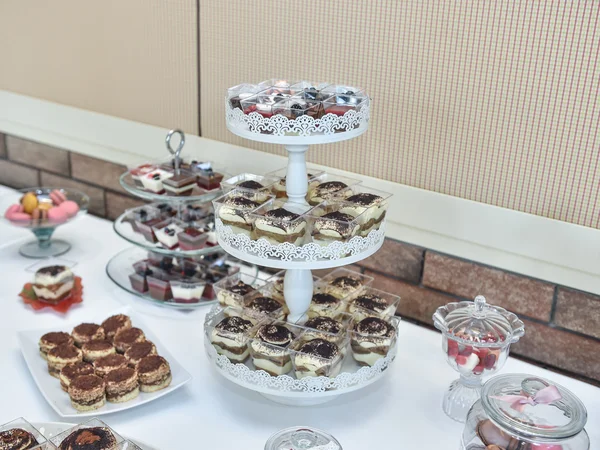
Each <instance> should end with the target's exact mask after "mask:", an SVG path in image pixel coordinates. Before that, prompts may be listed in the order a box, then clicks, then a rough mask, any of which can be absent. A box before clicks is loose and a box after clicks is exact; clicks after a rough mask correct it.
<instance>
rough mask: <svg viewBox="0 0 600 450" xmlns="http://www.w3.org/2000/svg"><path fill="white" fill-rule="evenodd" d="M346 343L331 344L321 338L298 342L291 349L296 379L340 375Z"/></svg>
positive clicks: (329, 341)
mask: <svg viewBox="0 0 600 450" xmlns="http://www.w3.org/2000/svg"><path fill="white" fill-rule="evenodd" d="M346 344H347V341H345V340H344V341H341V342H337V343H336V342H333V341H331V340H325V339H321V338H317V339H312V340H309V341H305V340H298V341H296V342H294V344H293V345H292V348H291V352H290V353H291V355H292V364H293V366H294V372H295V375H296V378H298V379H301V378H305V377H335V376H337V375H338V374H339V373H340V370H341V368H342V361H343V358H344V354H345V352H344V349H343V346H345V345H346Z"/></svg>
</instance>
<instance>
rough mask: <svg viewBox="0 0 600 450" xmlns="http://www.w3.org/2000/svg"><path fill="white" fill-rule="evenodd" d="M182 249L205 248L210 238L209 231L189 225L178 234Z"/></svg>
mask: <svg viewBox="0 0 600 450" xmlns="http://www.w3.org/2000/svg"><path fill="white" fill-rule="evenodd" d="M177 239H178V240H179V248H180V249H181V250H199V249H201V248H204V245H205V244H206V241H207V240H208V233H206V232H205V231H204V230H199V229H198V228H194V227H187V228H185V229H184V230H183V231H182V232H181V233H179V234H178V235H177Z"/></svg>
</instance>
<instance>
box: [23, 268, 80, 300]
mask: <svg viewBox="0 0 600 450" xmlns="http://www.w3.org/2000/svg"><path fill="white" fill-rule="evenodd" d="M74 283H75V278H74V276H73V272H71V269H69V268H68V267H66V266H48V267H42V268H41V269H40V270H38V271H37V272H36V273H35V279H34V282H33V291H34V292H35V295H36V296H37V298H38V300H40V301H43V302H47V303H53V304H55V303H58V302H60V301H61V300H64V299H65V298H67V297H68V296H69V295H71V291H72V290H73V286H74Z"/></svg>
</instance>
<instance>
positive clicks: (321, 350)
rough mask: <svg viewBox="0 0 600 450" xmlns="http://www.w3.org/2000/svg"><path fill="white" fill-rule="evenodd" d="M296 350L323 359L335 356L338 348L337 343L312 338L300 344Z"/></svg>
mask: <svg viewBox="0 0 600 450" xmlns="http://www.w3.org/2000/svg"><path fill="white" fill-rule="evenodd" d="M298 351H299V352H301V353H307V354H309V355H314V356H317V357H319V358H324V359H332V358H335V357H336V356H337V355H339V353H340V349H339V348H338V346H337V345H335V344H334V343H333V342H329V341H326V340H324V339H313V340H312V341H308V342H307V343H306V344H304V345H302V347H300V348H299V349H298Z"/></svg>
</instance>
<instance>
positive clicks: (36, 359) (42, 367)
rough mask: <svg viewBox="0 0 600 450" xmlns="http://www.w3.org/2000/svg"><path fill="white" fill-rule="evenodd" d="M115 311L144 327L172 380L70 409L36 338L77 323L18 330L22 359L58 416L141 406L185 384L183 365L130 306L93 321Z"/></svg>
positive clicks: (96, 412)
mask: <svg viewBox="0 0 600 450" xmlns="http://www.w3.org/2000/svg"><path fill="white" fill-rule="evenodd" d="M116 314H126V315H128V316H129V317H130V318H131V321H132V323H133V324H134V326H135V327H138V328H141V329H143V330H144V333H145V335H146V338H147V340H149V341H151V342H153V343H154V345H155V346H156V349H157V351H158V354H159V355H161V356H163V357H164V358H165V359H166V360H167V361H168V362H169V365H170V366H171V373H172V377H173V379H172V381H171V384H170V385H169V386H168V387H166V388H164V389H162V390H159V391H156V392H152V393H147V392H141V393H140V394H139V395H138V396H137V397H136V398H135V399H133V400H130V401H128V402H125V403H110V402H107V403H106V404H105V405H104V406H103V407H101V408H100V409H96V410H93V411H89V412H78V411H77V410H76V409H74V408H73V406H72V405H71V402H70V400H69V395H68V394H67V393H65V392H64V391H63V390H62V388H61V385H60V381H59V380H58V379H56V378H54V377H52V376H51V375H50V374H49V373H48V364H47V361H46V360H44V359H43V358H42V357H41V356H40V350H39V340H40V337H41V336H43V335H44V334H45V333H49V332H52V331H64V332H67V333H70V332H71V331H72V330H73V327H74V326H76V325H78V324H77V323H75V324H71V325H68V324H67V325H65V324H57V325H56V326H55V327H52V328H49V329H35V330H27V331H20V332H19V333H18V335H17V337H18V340H19V346H20V348H21V353H22V354H23V358H24V359H25V363H26V364H27V367H28V369H29V371H30V373H31V375H32V377H33V379H34V381H35V383H36V384H37V386H38V388H39V390H40V391H41V392H42V395H43V396H44V398H45V399H46V401H47V402H48V403H49V404H50V406H51V407H52V408H53V409H54V410H55V411H56V413H57V414H59V415H60V416H61V417H78V418H79V417H93V416H100V415H105V414H111V413H115V412H118V411H124V410H126V409H130V408H134V407H136V406H139V405H143V404H145V403H148V402H152V401H154V400H157V399H159V398H160V397H163V396H165V395H167V394H170V393H172V392H173V391H175V390H177V389H179V388H180V387H182V386H183V385H184V384H186V383H188V382H189V381H190V380H191V379H192V376H191V375H190V374H189V373H188V372H187V371H186V370H185V369H184V368H183V366H182V365H181V364H179V362H178V361H177V360H176V359H175V358H174V357H173V356H172V355H171V354H170V353H169V351H168V350H167V349H166V348H165V347H164V346H163V345H162V344H161V342H160V340H159V338H158V336H156V335H155V334H154V333H153V332H152V329H151V328H149V327H147V326H145V325H144V324H143V322H142V320H141V319H140V317H139V316H138V315H136V314H135V313H134V312H133V311H131V310H130V308H120V309H118V310H116V311H113V312H112V313H110V314H104V315H102V317H98V318H97V321H96V323H101V322H102V321H103V320H104V319H106V318H107V317H108V316H111V315H116Z"/></svg>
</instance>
